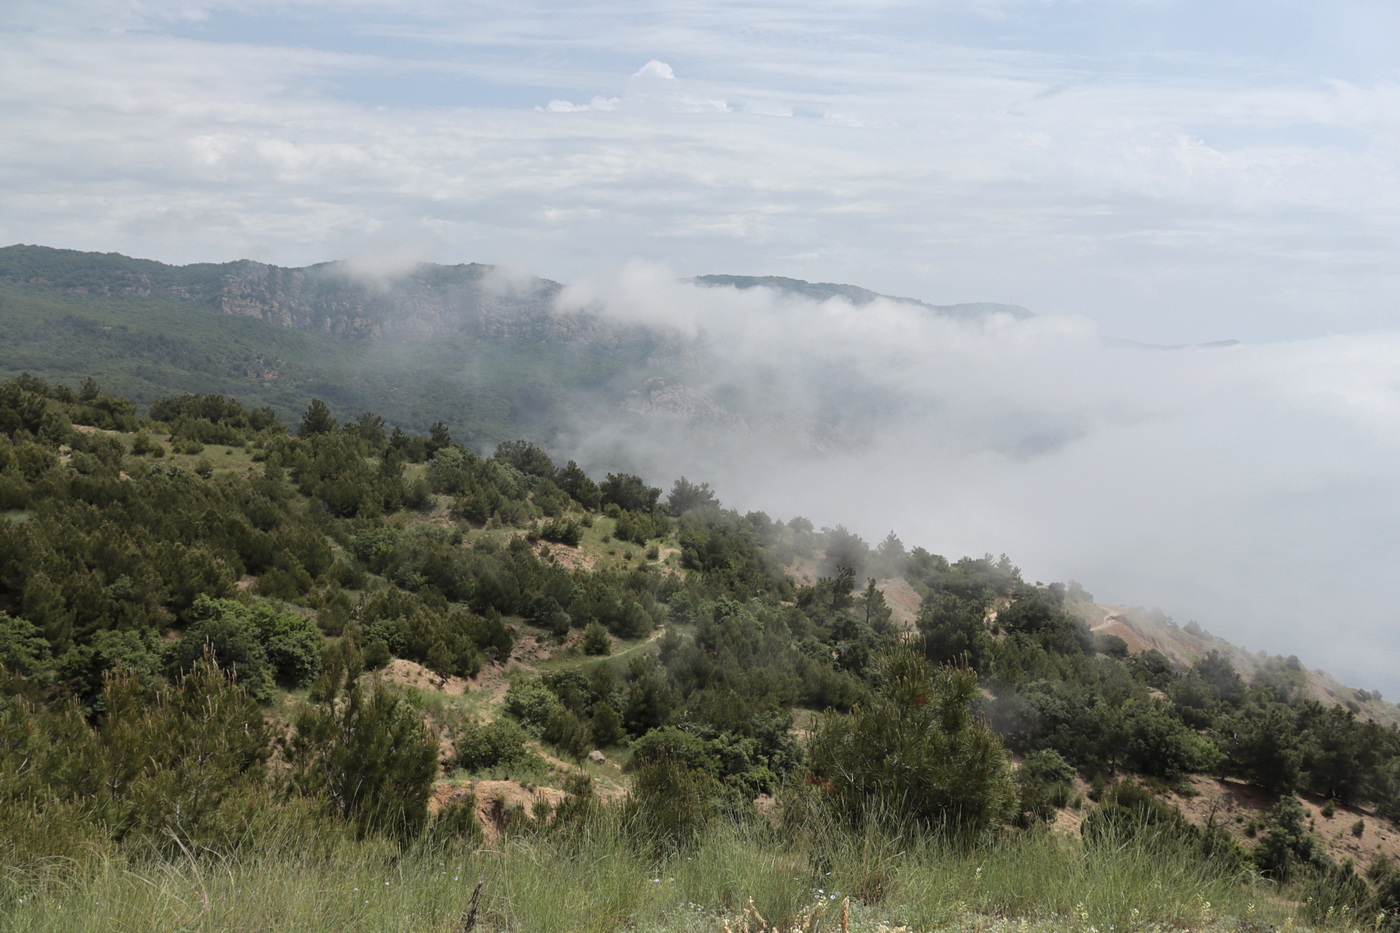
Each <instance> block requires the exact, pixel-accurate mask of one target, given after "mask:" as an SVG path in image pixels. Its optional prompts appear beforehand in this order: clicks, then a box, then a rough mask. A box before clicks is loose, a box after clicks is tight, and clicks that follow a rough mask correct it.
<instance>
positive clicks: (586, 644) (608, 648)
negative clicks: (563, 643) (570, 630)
mask: <svg viewBox="0 0 1400 933" xmlns="http://www.w3.org/2000/svg"><path fill="white" fill-rule="evenodd" d="M581 647H582V648H583V653H584V654H590V655H594V656H598V657H607V656H608V655H610V654H612V641H611V640H610V639H609V638H608V630H607V629H605V628H603V626H602V625H600V624H599V623H597V622H590V623H588V628H586V629H584V630H583V642H582V644H581Z"/></svg>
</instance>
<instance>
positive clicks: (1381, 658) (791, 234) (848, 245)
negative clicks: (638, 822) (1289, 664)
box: [0, 0, 1400, 699]
mask: <svg viewBox="0 0 1400 933" xmlns="http://www.w3.org/2000/svg"><path fill="white" fill-rule="evenodd" d="M0 126H3V127H4V131H3V132H0V243H20V242H23V243H38V244H43V245H48V246H56V247H65V248H72V249H84V250H98V251H103V252H108V251H112V252H120V253H124V254H127V255H134V256H140V257H145V258H151V259H158V260H162V261H165V262H173V263H185V262H195V261H210V262H222V261H228V260H231V259H236V258H249V259H256V260H261V261H264V262H270V263H275V264H279V265H304V264H309V263H313V262H321V261H325V260H328V259H336V258H350V259H357V260H358V261H360V262H362V263H367V264H370V265H374V266H376V267H378V268H382V269H383V270H386V271H387V270H391V269H393V268H397V267H401V266H404V265H406V264H408V263H411V262H413V261H416V260H430V261H435V262H445V263H458V262H484V263H493V264H499V265H502V266H506V267H510V268H512V269H517V270H522V271H524V272H529V273H534V274H538V275H542V276H546V277H548V278H552V279H555V280H558V281H561V282H565V283H568V284H569V286H570V291H569V292H568V294H571V295H594V296H597V297H599V298H600V299H606V300H607V301H610V302H611V303H612V305H611V312H610V313H618V314H624V315H628V316H631V317H637V316H640V317H642V318H643V319H646V320H653V319H654V320H656V321H659V322H662V323H665V324H667V325H668V326H674V327H678V328H680V329H682V330H685V329H689V330H691V331H695V332H704V333H706V334H707V335H709V337H710V338H711V339H714V340H716V341H731V342H734V343H735V345H737V346H740V347H742V348H743V349H742V352H736V353H735V354H734V355H733V359H735V360H740V361H745V363H746V367H747V368H745V367H740V366H733V367H728V368H725V369H724V371H722V372H714V373H711V374H710V379H711V380H712V381H713V382H714V384H715V385H716V386H717V387H723V384H734V383H742V382H743V380H744V378H745V375H746V373H751V372H753V371H755V370H757V369H761V368H762V367H763V366H765V365H768V364H770V363H771V361H772V359H773V358H774V356H775V355H781V356H783V357H784V359H785V360H786V363H787V365H785V366H784V367H781V375H782V378H783V379H784V380H785V381H784V385H786V386H788V387H790V388H791V389H792V397H793V398H797V397H799V396H800V392H801V390H802V389H803V388H804V387H805V388H808V389H812V390H815V389H816V388H818V387H819V386H820V382H819V380H820V372H821V367H822V365H823V364H824V363H825V362H828V361H830V360H831V359H834V358H835V359H841V360H844V365H846V366H847V367H849V368H850V369H851V370H853V371H855V372H857V373H859V374H860V376H861V378H862V379H863V380H865V381H867V382H871V383H874V384H877V385H883V386H885V388H887V390H888V391H889V392H890V393H892V395H893V396H896V397H897V399H898V400H899V404H898V405H897V406H896V409H895V410H893V413H887V414H886V415H885V416H882V417H881V418H880V419H876V420H874V421H872V423H871V425H870V431H869V434H868V436H867V437H866V438H865V440H866V441H867V442H868V445H867V447H866V448H865V452H866V454H867V456H862V457H861V458H859V459H858V460H846V461H843V460H842V459H841V458H839V457H835V458H830V457H829V458H823V459H819V460H804V461H802V462H801V463H800V464H790V465H789V466H790V467H791V469H793V470H796V469H798V468H799V467H800V468H801V469H802V470H806V471H809V472H806V473H802V474H800V475H801V476H802V478H803V481H802V482H795V481H793V480H792V479H791V476H793V475H797V474H792V473H789V474H788V475H789V479H788V481H786V482H784V481H781V480H780V479H777V478H774V477H775V476H776V474H775V472H774V471H771V470H770V471H768V472H767V473H765V472H764V470H762V469H761V468H760V467H761V466H762V464H760V463H758V462H756V461H755V460H753V459H745V458H744V457H743V456H741V452H740V451H732V450H731V451H730V452H729V453H730V454H731V456H729V457H727V458H712V462H711V463H710V464H709V465H710V466H712V468H713V472H712V473H711V474H709V475H710V476H712V477H714V479H715V481H716V485H717V488H720V492H721V495H722V498H723V497H727V498H728V499H729V500H730V501H733V502H736V503H737V502H743V503H748V502H753V503H756V504H757V507H763V506H762V505H761V504H760V503H759V500H760V498H761V497H762V496H771V497H772V498H773V500H774V501H775V502H777V503H779V504H778V505H775V506H773V507H771V508H769V511H774V512H781V511H783V510H784V509H791V511H792V512H798V513H802V514H807V515H809V516H810V517H812V518H813V519H814V520H819V521H824V522H827V523H832V524H834V523H835V522H838V521H843V522H844V523H845V524H847V525H850V526H855V525H857V524H859V523H858V522H856V521H854V520H851V519H845V518H842V514H846V513H845V512H842V514H837V513H838V511H840V510H851V509H856V508H858V507H859V508H860V509H861V510H862V511H861V514H862V515H865V516H866V518H865V519H864V521H865V522H866V523H867V524H868V525H870V526H871V527H869V528H867V527H861V528H860V531H861V533H863V534H866V535H871V536H875V537H878V536H881V535H882V534H883V531H884V530H885V529H884V528H883V527H882V526H884V525H886V524H888V525H889V526H890V527H892V528H894V529H896V530H898V531H899V533H900V535H901V536H902V537H903V538H904V539H905V540H906V542H907V543H909V544H911V545H912V544H922V545H924V546H927V547H929V548H930V549H931V550H936V551H943V552H945V553H948V554H949V555H950V556H958V554H959V553H973V554H979V553H981V552H982V551H983V550H990V551H994V552H1001V551H1005V552H1007V553H1009V554H1010V555H1011V556H1012V557H1013V559H1015V560H1016V561H1017V562H1018V563H1019V564H1021V565H1022V567H1023V568H1024V569H1025V570H1026V572H1027V574H1028V576H1030V577H1032V578H1035V577H1044V578H1063V577H1071V576H1072V577H1074V578H1076V579H1079V580H1080V581H1081V582H1082V583H1084V585H1085V586H1086V587H1087V588H1089V589H1090V590H1091V591H1093V592H1095V593H1096V595H1098V596H1099V597H1100V598H1101V599H1103V598H1111V599H1115V600H1118V601H1123V602H1132V603H1137V604H1144V605H1160V606H1161V607H1162V608H1164V609H1165V610H1166V611H1168V612H1170V613H1171V614H1173V615H1175V616H1177V617H1178V618H1186V617H1194V618H1196V619H1197V620H1198V621H1199V622H1200V623H1201V624H1203V625H1205V626H1206V627H1207V628H1209V629H1211V630H1213V631H1217V632H1219V633H1220V634H1222V635H1225V636H1226V637H1232V638H1233V639H1234V640H1236V641H1245V642H1246V643H1248V644H1249V646H1250V647H1268V648H1270V649H1271V650H1275V651H1280V652H1281V653H1295V652H1296V653H1298V654H1299V655H1300V656H1301V657H1303V658H1304V660H1305V661H1310V662H1315V663H1321V664H1322V665H1323V666H1326V667H1328V668H1329V669H1331V670H1333V672H1334V673H1338V674H1343V675H1349V676H1351V677H1352V679H1353V680H1355V681H1356V682H1357V683H1358V685H1361V686H1367V685H1370V686H1383V687H1391V689H1389V690H1388V695H1389V696H1390V697H1391V698H1392V699H1400V673H1392V672H1391V669H1392V668H1395V669H1400V665H1396V664H1394V663H1393V662H1394V660H1395V659H1396V658H1397V657H1400V617H1398V616H1400V613H1397V611H1395V610H1394V609H1392V608H1391V606H1390V603H1391V602H1392V597H1390V595H1389V592H1388V591H1389V589H1390V588H1391V587H1392V586H1393V585H1394V583H1395V582H1396V580H1397V579H1400V543H1397V541H1396V540H1395V539H1396V538H1397V537H1400V536H1397V535H1395V533H1394V529H1395V528H1396V527H1397V524H1396V521H1395V520H1396V519H1397V518H1400V515H1397V511H1400V451H1397V444H1398V443H1400V431H1398V430H1397V428H1400V304H1397V296H1400V263H1398V262H1396V258H1397V256H1396V252H1397V243H1398V241H1400V5H1397V4H1395V3H1393V2H1391V0H1338V2H1334V3H1330V4H1319V3H1316V2H1302V0H1269V2H1264V0H1209V2H1207V0H923V2H918V3H902V2H885V0H850V2H832V0H801V2H797V0H791V2H789V0H766V2H765V0H758V2H745V3H742V4H740V3H734V2H721V0H684V2H677V0H671V2H667V3H654V2H649V0H634V2H628V3H616V2H595V3H569V4H564V3H558V2H548V0H515V2H511V3H501V2H445V0H420V2H416V3H414V4H411V5H410V4H403V3H391V2H382V0H336V2H335V3H329V2H325V0H277V2H271V0H195V2H181V0H8V2H6V3H4V4H3V5H0ZM705 273H734V274H752V275H784V276H791V277H795V278H803V279H808V280H812V281H828V282H843V283H851V284H856V285H860V286H864V287H867V288H871V289H875V290H876V291H880V292H883V293H886V294H892V295H907V296H912V297H917V298H920V299H923V300H926V301H929V302H933V303H937V304H951V303H957V302H969V301H994V302H1005V303H1014V304H1019V305H1023V306H1025V307H1027V308H1029V309H1031V310H1033V311H1035V312H1036V313H1037V315H1038V316H1039V317H1038V318H1037V319H1035V320H1033V321H1031V322H1028V323H1026V322H1023V323H1020V324H1017V323H1014V322H1010V321H1002V320H998V321H992V322H989V323H987V324H985V325H979V326H977V327H973V328H968V327H961V328H951V329H950V326H949V325H947V324H946V322H943V323H939V324H930V323H929V322H928V321H920V320H909V319H907V317H905V316H903V315H902V313H901V312H900V311H899V309H898V308H893V307H891V308H885V309H883V310H881V311H880V312H879V313H878V314H874V313H866V314H863V315H856V314H854V313H853V312H852V309H849V308H842V307H839V303H837V304H838V306H831V307H827V306H821V307H806V306H802V307H795V306H793V305H791V304H789V303H784V302H783V301H782V300H780V299H779V298H777V297H776V296H771V295H769V296H766V297H765V296H763V295H755V296H753V297H752V298H751V300H750V299H744V300H741V298H740V296H737V295H734V294H733V293H728V294H726V293H724V292H723V290H721V291H719V292H704V293H702V292H701V291H699V290H697V289H694V288H690V287H687V286H681V285H677V284H675V282H674V280H675V279H678V278H683V277H685V276H690V275H697V274H705ZM716 295H719V296H720V297H722V298H724V299H725V300H724V301H719V300H718V299H717V298H716V297H715V296H716ZM735 309H745V310H744V313H742V314H740V313H738V311H736V310H735ZM867 312H869V309H867ZM775 321H786V322H787V324H788V325H789V326H788V328H787V330H785V331H780V330H778V329H775V326H774V322H775ZM814 321H820V322H821V323H820V325H818V324H815V323H814ZM794 332H799V333H804V334H806V335H807V336H806V338H805V339H804V341H803V342H802V343H801V346H800V347H790V346H787V345H785V344H784V343H782V342H781V341H783V340H784V339H787V338H785V337H784V334H786V335H788V336H790V335H791V334H792V333H794ZM1114 339H1118V340H1127V341H1137V342H1142V343H1153V344H1172V345H1175V344H1197V343H1203V342H1208V341H1217V340H1226V339H1236V340H1240V341H1242V342H1243V345H1242V346H1240V347H1236V348H1231V349H1229V350H1220V351H1194V350H1186V351H1176V352H1174V353H1170V354H1164V353H1152V352H1142V351H1129V350H1126V349H1125V348H1122V347H1119V346H1117V345H1116V344H1113V343H1112V341H1113V340H1114ZM788 343H791V341H790V340H788ZM915 351H917V352H915ZM770 375H771V374H770ZM895 376H897V377H898V379H895V378H893V377H895ZM1017 438H1020V440H1017ZM871 451H877V452H878V454H879V456H873V455H868V454H869V453H870V452H871ZM658 462H659V461H658ZM697 465H699V464H697ZM666 466H668V467H670V468H672V469H674V470H675V471H677V472H680V471H681V470H683V469H685V467H686V464H685V463H681V462H676V463H668V464H666ZM691 472H699V471H698V470H692V471H691ZM853 477H861V478H872V477H873V478H875V479H876V480H877V482H875V483H874V484H870V483H866V484H864V485H863V486H862V484H861V483H857V482H855V481H854V480H853ZM693 478H700V477H693ZM920 479H922V480H923V481H924V488H925V489H926V494H923V495H918V494H914V493H911V492H909V491H908V490H910V489H912V488H915V487H916V486H917V485H918V484H917V482H916V481H918V480H920ZM726 482H727V484H728V485H727V489H726V488H725V485H724V484H725V483H726ZM870 489H876V490H877V491H878V495H874V494H871V493H870V492H869V490H870ZM863 490H864V491H863ZM898 490H904V491H903V492H902V493H901V492H897V491H898ZM1319 620H1322V621H1319ZM1339 632H1340V633H1342V634H1338V633H1339ZM1319 633H1326V634H1325V635H1322V634H1319ZM1294 645H1299V646H1301V647H1297V648H1295V647H1293V646H1294ZM1309 652H1312V653H1311V654H1310V653H1309ZM1392 685H1393V686H1392Z"/></svg>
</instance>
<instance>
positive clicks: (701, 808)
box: [623, 755, 723, 854]
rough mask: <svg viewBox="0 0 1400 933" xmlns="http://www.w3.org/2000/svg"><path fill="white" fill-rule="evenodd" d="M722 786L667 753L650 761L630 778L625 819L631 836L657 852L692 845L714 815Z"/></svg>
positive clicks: (718, 803) (671, 850) (721, 794)
mask: <svg viewBox="0 0 1400 933" xmlns="http://www.w3.org/2000/svg"><path fill="white" fill-rule="evenodd" d="M722 797H723V788H722V787H721V786H720V783H719V782H718V781H716V780H715V779H714V777H713V776H712V775H710V774H708V773H707V772H705V771H702V770H697V769H694V768H690V767H687V766H686V764H685V763H684V762H682V761H680V760H679V759H676V758H672V757H671V756H669V755H662V756H661V757H659V758H655V759H652V760H649V761H648V762H647V763H646V764H644V765H643V766H642V767H641V768H640V769H639V770H638V771H637V774H636V777H635V778H633V781H632V798H631V799H630V800H629V801H628V803H627V805H626V807H625V809H624V811H623V812H624V818H625V821H626V824H627V827H628V830H629V832H630V833H631V835H632V837H633V838H634V839H635V840H636V841H637V842H638V843H640V844H641V845H642V846H644V847H646V848H649V849H651V850H652V851H654V852H656V853H658V854H664V853H668V852H674V851H676V850H678V849H685V848H687V847H688V846H690V845H692V844H694V842H695V841H696V839H697V838H698V837H699V835H700V833H701V831H702V830H704V828H705V827H706V826H707V825H708V824H709V823H710V822H711V821H712V820H713V819H714V818H715V815H716V814H717V813H718V811H719V805H720V802H721V799H722Z"/></svg>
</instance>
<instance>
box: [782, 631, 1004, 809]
mask: <svg viewBox="0 0 1400 933" xmlns="http://www.w3.org/2000/svg"><path fill="white" fill-rule="evenodd" d="M876 676H877V680H878V682H879V683H880V684H881V687H880V689H879V690H878V691H877V692H876V693H875V695H874V696H873V697H872V698H871V699H870V701H869V702H868V703H866V704H864V705H862V706H859V707H857V708H856V709H854V710H852V711H851V712H850V713H846V714H839V713H827V714H826V715H825V716H824V717H823V719H822V720H821V722H820V723H819V724H818V725H817V727H816V729H815V731H814V732H813V734H812V737H811V740H810V741H809V743H808V753H809V755H810V759H811V767H812V775H813V779H814V780H815V781H817V782H818V783H819V784H821V786H823V787H825V788H827V791H826V793H825V794H824V795H823V796H824V798H825V800H826V802H827V806H829V807H830V808H831V809H832V810H833V811H834V813H835V814H836V815H837V816H839V817H840V818H841V819H843V820H845V821H848V822H851V823H855V824H862V823H865V822H867V821H868V820H869V819H871V818H877V819H883V818H886V817H889V816H895V817H897V818H898V820H899V821H900V822H901V823H902V824H903V825H906V826H913V827H918V828H921V829H925V830H940V829H951V830H954V831H957V832H959V833H962V834H966V835H970V836H975V835H979V834H981V833H983V832H985V831H987V830H990V829H992V828H994V827H996V826H998V825H1000V824H1001V823H1002V821H1003V820H1004V819H1005V818H1006V817H1007V816H1009V815H1010V812H1011V808H1012V807H1013V806H1014V804H1015V800H1016V793H1015V788H1014V784H1013V782H1012V777H1011V771H1010V768H1009V766H1008V765H1007V762H1006V754H1005V752H1004V751H1003V750H1002V747H1001V741H1000V739H998V738H997V737H996V736H995V735H994V734H993V733H992V732H991V731H990V730H989V729H988V728H987V727H986V725H985V724H983V723H982V722H981V721H979V720H977V719H975V718H973V716H972V713H971V710H970V706H971V703H972V701H973V699H974V698H975V697H976V695H977V676H976V674H974V673H973V672H971V671H969V670H965V669H959V668H954V667H946V666H944V667H937V668H935V667H931V666H930V665H929V664H928V662H927V661H926V660H925V659H924V657H923V652H922V648H921V647H918V646H912V645H908V644H902V645H898V646H896V647H894V648H892V649H890V650H889V651H888V652H887V653H885V654H884V655H882V656H881V657H880V658H879V659H878V660H877V662H876Z"/></svg>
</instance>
